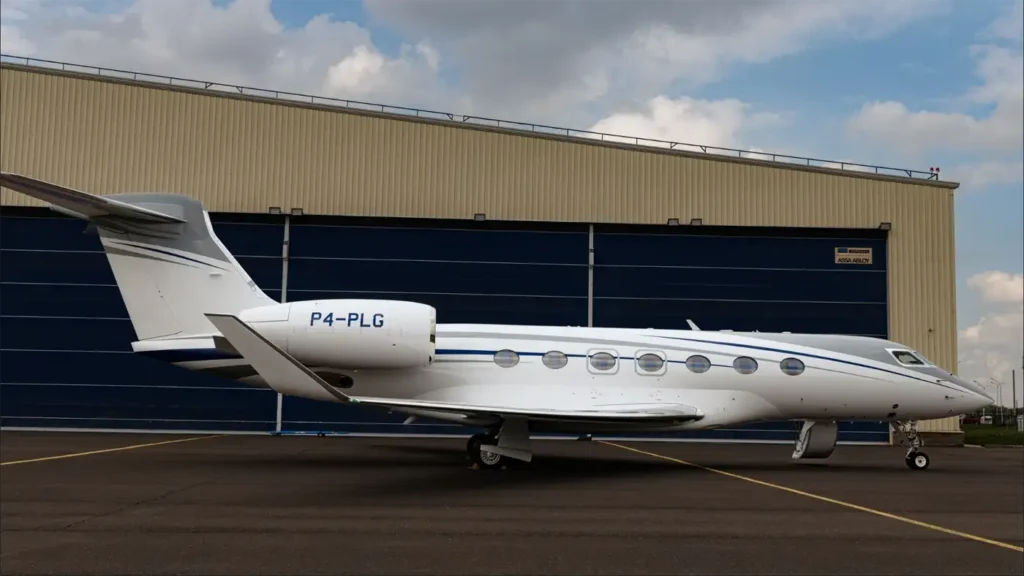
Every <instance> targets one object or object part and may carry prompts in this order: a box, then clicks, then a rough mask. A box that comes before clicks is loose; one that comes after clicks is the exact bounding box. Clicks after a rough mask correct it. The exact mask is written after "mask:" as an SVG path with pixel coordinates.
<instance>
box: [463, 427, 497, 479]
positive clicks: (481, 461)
mask: <svg viewBox="0 0 1024 576" xmlns="http://www.w3.org/2000/svg"><path fill="white" fill-rule="evenodd" d="M497 444H498V438H497V436H493V435H491V434H475V435H473V436H472V437H470V439H469V441H468V442H466V454H467V456H468V457H469V459H470V461H471V462H473V464H474V468H477V469H481V470H493V469H496V468H501V467H503V466H504V465H505V457H504V456H502V455H501V454H498V453H496V452H491V451H488V450H483V449H482V448H481V447H482V446H484V445H490V446H495V445H497Z"/></svg>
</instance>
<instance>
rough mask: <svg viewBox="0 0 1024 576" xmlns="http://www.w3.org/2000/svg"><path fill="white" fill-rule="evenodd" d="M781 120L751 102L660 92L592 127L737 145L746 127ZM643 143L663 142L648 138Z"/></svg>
mask: <svg viewBox="0 0 1024 576" xmlns="http://www.w3.org/2000/svg"><path fill="white" fill-rule="evenodd" d="M779 121H781V119H780V117H779V116H778V115H775V114H768V113H755V112H751V110H750V106H749V105H747V104H744V103H743V102H741V101H739V100H735V99H724V100H698V99H694V98H687V97H682V98H676V99H672V98H668V97H666V96H657V97H655V98H652V99H651V100H649V101H648V102H647V103H646V104H645V105H644V106H643V107H642V108H640V109H638V110H634V111H629V112H619V113H616V114H612V115H609V116H607V117H605V118H603V119H601V120H599V121H598V122H596V123H595V124H594V125H592V126H591V127H590V128H589V130H592V131H594V132H601V133H605V134H617V135H618V134H621V135H624V136H631V137H639V138H649V139H652V140H661V141H666V142H682V143H688V144H699V145H705V146H718V147H722V148H735V147H737V146H740V145H742V132H743V131H744V130H750V129H755V128H758V127H762V126H765V125H767V124H774V123H778V122H779ZM605 139H608V140H612V141H615V140H616V139H614V138H607V137H606V138H605ZM623 141H625V142H633V141H634V139H631V138H625V139H623ZM641 144H645V145H649V146H658V145H662V144H658V143H654V142H646V141H642V142H641ZM664 145H665V146H667V144H664Z"/></svg>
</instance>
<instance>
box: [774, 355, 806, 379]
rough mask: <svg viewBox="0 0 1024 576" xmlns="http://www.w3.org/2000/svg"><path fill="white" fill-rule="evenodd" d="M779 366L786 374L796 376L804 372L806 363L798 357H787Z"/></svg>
mask: <svg viewBox="0 0 1024 576" xmlns="http://www.w3.org/2000/svg"><path fill="white" fill-rule="evenodd" d="M779 368H781V369H782V371H783V373H785V374H789V375H790V376H796V375H797V374H802V373H803V371H804V363H803V362H801V361H800V360H799V359H797V358H786V359H785V360H783V361H782V362H780V363H779Z"/></svg>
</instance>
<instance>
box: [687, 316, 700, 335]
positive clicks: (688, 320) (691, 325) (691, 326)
mask: <svg viewBox="0 0 1024 576" xmlns="http://www.w3.org/2000/svg"><path fill="white" fill-rule="evenodd" d="M686 323H687V324H689V325H690V330H696V331H698V332H700V328H698V327H697V324H696V323H694V321H693V320H690V319H689V318H687V319H686Z"/></svg>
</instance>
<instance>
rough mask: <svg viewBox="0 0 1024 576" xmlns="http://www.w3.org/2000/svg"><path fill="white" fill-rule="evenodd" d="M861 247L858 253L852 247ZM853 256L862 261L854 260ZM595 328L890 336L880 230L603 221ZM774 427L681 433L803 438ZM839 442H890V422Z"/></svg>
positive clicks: (852, 429)
mask: <svg viewBox="0 0 1024 576" xmlns="http://www.w3.org/2000/svg"><path fill="white" fill-rule="evenodd" d="M851 249H855V250H851ZM851 254H853V255H854V256H853V260H855V261H857V262H860V263H849V262H850V260H851V257H850V256H849V255H851ZM594 262H595V267H594V325H595V326H608V327H630V328H662V329H684V330H685V329H687V323H686V320H687V319H690V320H693V321H694V322H695V323H696V324H697V326H698V327H699V328H701V329H702V330H736V331H760V332H785V331H789V332H807V333H839V334H856V335H865V336H876V337H881V338H886V337H887V335H888V306H887V288H886V286H887V283H886V236H885V232H884V231H881V230H836V229H794V228H727V227H710V226H659V227H651V226H646V227H638V226H595V233H594ZM798 430H799V425H798V424H796V423H792V422H781V423H767V424H756V425H750V426H744V427H741V428H736V429H721V430H709V431H702V432H695V433H686V434H680V435H674V436H676V437H696V438H720V439H734V440H741V439H745V440H795V438H796V435H797V432H798ZM839 439H840V441H847V442H848V441H855V442H888V440H889V434H888V428H887V427H886V425H885V424H884V423H881V422H879V423H841V425H840V436H839Z"/></svg>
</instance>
